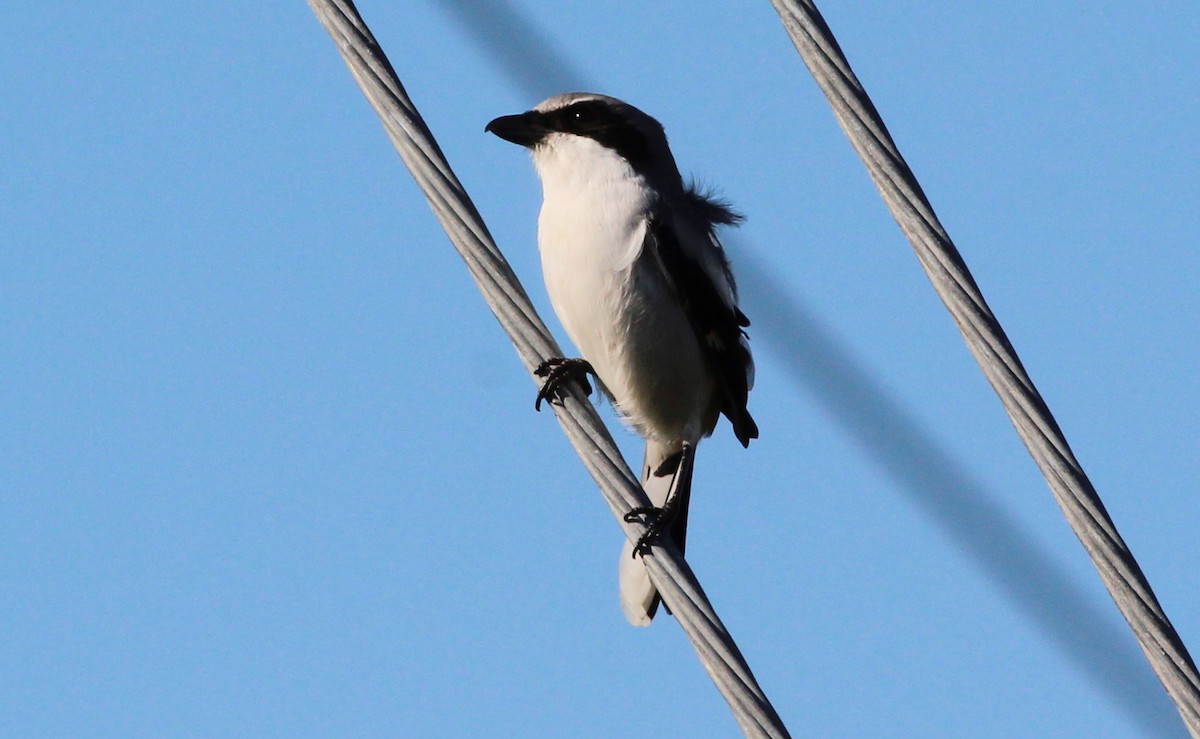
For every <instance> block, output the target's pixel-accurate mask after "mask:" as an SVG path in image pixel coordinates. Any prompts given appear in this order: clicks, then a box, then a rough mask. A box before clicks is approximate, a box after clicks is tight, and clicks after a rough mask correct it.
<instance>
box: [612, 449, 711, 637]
mask: <svg viewBox="0 0 1200 739" xmlns="http://www.w3.org/2000/svg"><path fill="white" fill-rule="evenodd" d="M695 459H696V455H695V454H694V453H689V454H685V453H684V445H683V442H678V441H677V442H662V441H656V440H652V439H648V440H647V441H646V457H645V459H644V460H643V461H642V487H643V488H644V489H645V490H646V495H647V496H649V498H650V503H651V504H653V505H654V506H655V507H656V508H662V507H663V505H664V504H665V503H666V502H667V496H668V495H669V494H670V493H671V488H672V486H675V495H676V496H677V499H676V500H675V502H673V503H672V508H673V509H674V517H673V518H672V520H671V523H670V529H669V532H670V534H671V539H672V541H674V542H675V546H677V547H679V551H680V552H681V553H682V552H683V548H684V545H685V544H686V542H687V517H688V503H689V502H690V500H691V495H692V465H693V464H694V463H695ZM619 579H620V587H621V610H623V611H624V612H625V618H627V619H629V623H631V624H633V625H634V626H649V625H650V621H651V620H652V619H653V618H654V614H655V612H656V611H658V604H659V602H660V600H661V599H660V598H659V596H658V590H656V589H655V587H654V585H653V584H652V583H651V582H650V573H649V572H647V571H646V565H645V564H644V563H643V562H642V558H641V557H636V558H635V557H634V556H633V544H632V543H630V542H629V541H628V540H627V541H626V542H625V546H623V547H622V548H621V562H620V570H619Z"/></svg>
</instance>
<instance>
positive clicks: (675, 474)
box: [624, 441, 696, 558]
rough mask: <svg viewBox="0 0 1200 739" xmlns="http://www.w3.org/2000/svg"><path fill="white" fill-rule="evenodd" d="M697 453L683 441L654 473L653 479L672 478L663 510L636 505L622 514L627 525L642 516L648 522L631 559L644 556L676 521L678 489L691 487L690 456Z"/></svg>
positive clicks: (690, 445) (634, 546)
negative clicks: (678, 448) (668, 476)
mask: <svg viewBox="0 0 1200 739" xmlns="http://www.w3.org/2000/svg"><path fill="white" fill-rule="evenodd" d="M695 453H696V448H695V446H693V445H692V444H691V443H689V442H686V441H685V442H683V448H682V449H680V450H679V452H677V453H676V454H672V455H671V456H670V457H667V458H666V459H665V460H664V461H663V463H662V464H660V465H659V466H658V469H656V470H655V471H654V475H655V476H656V477H661V476H663V475H667V474H669V475H671V486H670V487H669V488H667V499H666V500H664V501H663V504H662V507H661V508H657V507H655V506H639V507H637V508H634V509H633V510H631V511H629V512H628V513H626V514H625V516H624V519H625V521H626V522H628V523H633V522H635V521H637V520H638V518H639V517H641V516H646V517H647V519H648V523H647V524H646V530H645V532H643V533H642V535H641V536H639V537H638V540H637V542H636V543H634V545H633V557H634V558H636V557H637V556H638V555H639V554H642V555H644V554H645V553H646V552H648V551H650V547H652V546H653V545H654V544H655V543H656V542H657V541H658V538H659V537H660V536H662V532H663V531H664V530H666V529H667V527H669V526H670V525H671V522H672V521H674V520H675V514H676V513H677V512H678V509H679V498H680V496H679V490H680V488H681V487H682V486H684V485H691V483H692V481H691V479H685V478H690V477H691V474H692V464H691V459H690V457H691V456H692V455H693V454H695Z"/></svg>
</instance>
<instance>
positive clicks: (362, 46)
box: [309, 0, 789, 737]
mask: <svg viewBox="0 0 1200 739" xmlns="http://www.w3.org/2000/svg"><path fill="white" fill-rule="evenodd" d="M309 5H310V7H312V9H313V12H314V13H316V15H317V17H318V19H319V20H320V21H321V24H322V25H323V26H324V27H325V29H326V31H328V32H329V35H330V36H331V37H332V38H333V40H334V43H335V44H336V45H337V47H338V50H339V51H340V52H341V54H342V58H343V60H344V61H345V62H346V66H347V67H348V68H349V70H350V73H351V74H352V75H353V76H354V78H355V80H356V81H357V82H358V84H359V86H360V87H361V88H362V90H363V93H364V94H365V95H366V97H367V99H368V100H369V101H370V103H371V105H372V107H373V108H374V109H375V112H376V113H377V114H378V115H379V118H380V120H381V121H382V122H383V126H384V129H385V130H386V131H387V134H388V136H389V138H391V140H392V143H393V145H395V147H396V150H397V151H398V152H399V154H400V157H401V159H403V160H404V163H405V165H406V166H407V167H408V169H409V172H410V173H411V174H412V176H413V178H414V179H415V180H416V181H417V184H418V185H420V187H421V189H422V191H423V192H424V194H425V197H426V199H428V201H429V204H430V207H431V208H432V209H433V211H434V214H435V215H436V216H437V218H438V221H439V222H441V224H442V227H443V228H444V229H445V231H446V234H447V235H448V236H449V237H450V240H451V242H452V243H453V244H454V247H455V248H456V249H457V250H458V253H459V255H460V256H461V257H462V258H463V261H465V262H466V264H467V268H468V270H469V271H470V273H471V276H472V277H473V278H474V279H475V281H476V283H477V285H478V286H479V289H480V292H481V293H483V296H484V299H485V300H486V301H487V303H488V306H489V307H490V308H491V310H492V313H493V314H494V315H495V316H496V319H497V320H498V321H499V322H500V325H501V326H502V327H503V328H504V330H505V331H506V332H507V333H508V335H509V338H510V339H511V340H512V342H513V345H514V346H515V347H516V348H517V352H518V354H520V356H521V359H522V361H523V362H524V363H525V367H526V370H527V371H529V373H530V377H531V378H532V379H533V381H534V382H535V383H538V384H540V379H539V378H537V377H536V376H535V375H534V374H533V370H534V369H535V368H536V367H537V366H538V365H539V364H540V363H541V362H542V361H543V360H545V359H547V358H550V357H554V356H562V352H561V351H560V350H559V349H558V346H557V345H556V344H555V342H554V339H553V338H552V337H551V336H550V332H549V331H548V330H547V329H546V327H545V325H544V324H543V323H542V321H541V319H540V318H538V316H537V313H536V312H535V311H534V309H533V305H532V304H531V303H530V302H529V298H528V297H527V296H526V294H525V291H524V290H523V289H522V288H521V286H520V283H519V282H518V281H517V278H516V276H515V275H514V274H513V272H512V270H511V269H510V268H509V266H508V263H507V262H506V261H505V259H504V257H503V255H501V253H500V251H499V249H498V248H497V247H496V244H495V242H494V241H493V240H492V237H491V234H490V233H488V230H487V227H486V226H485V225H484V223H483V220H482V219H481V218H480V216H479V213H478V212H477V211H476V209H475V206H474V205H473V204H472V203H471V200H470V198H469V197H468V196H467V194H466V191H465V190H464V189H463V187H462V185H461V183H460V182H459V181H458V178H457V177H456V176H455V175H454V172H453V171H452V170H451V168H450V165H449V164H448V163H447V161H446V159H445V157H444V156H443V155H442V152H441V149H440V148H439V147H438V145H437V143H436V142H435V141H434V138H433V135H432V134H431V133H430V131H429V129H428V127H427V126H426V125H425V122H424V121H423V120H422V118H421V115H420V113H419V112H418V111H417V109H416V106H414V105H413V103H412V101H411V100H410V99H409V97H408V94H407V93H406V92H405V90H404V87H403V85H402V84H401V83H400V80H399V78H398V77H397V76H396V73H395V70H394V69H393V68H392V66H391V63H390V62H389V61H388V60H387V57H386V56H385V55H384V53H383V50H382V49H381V48H380V47H379V44H378V43H377V42H376V41H375V38H374V37H373V36H372V34H371V32H370V30H369V29H368V28H367V26H366V24H365V22H364V21H363V20H362V18H361V16H359V14H358V11H357V9H356V8H355V7H354V4H353V2H351V1H350V0H309ZM555 415H556V416H557V418H558V420H559V423H560V424H561V425H562V427H563V430H564V431H565V432H566V434H567V437H568V439H570V441H571V444H572V445H573V446H574V447H575V449H576V451H577V452H578V454H579V456H580V459H582V460H583V463H584V466H585V467H587V469H588V471H589V472H590V473H591V474H592V477H593V478H594V479H595V480H596V483H597V485H598V486H599V487H600V490H601V492H602V493H603V494H604V497H605V500H606V501H607V502H608V504H609V507H610V508H611V509H612V512H613V515H614V516H615V517H616V518H617V520H618V521H619V522H620V523H621V526H622V528H623V529H624V531H625V535H626V536H627V537H629V539H630V541H636V540H637V539H638V538H639V537H640V536H641V534H642V533H644V531H645V527H644V526H643V525H642V524H641V523H639V522H627V521H625V520H624V516H623V514H624V513H625V512H626V511H629V510H631V509H633V508H637V507H643V506H647V505H649V500H648V499H647V498H646V494H645V493H644V492H643V491H642V489H641V487H640V486H639V485H638V482H637V477H636V476H635V475H634V474H633V472H632V471H631V470H630V469H629V466H628V465H627V464H626V463H625V461H624V460H623V459H622V457H621V454H620V452H619V451H618V450H617V447H616V445H615V444H614V443H613V440H612V437H611V436H609V434H608V431H607V429H606V428H605V427H604V424H603V422H602V421H601V420H600V418H599V416H598V415H597V413H596V411H595V409H594V408H593V407H592V404H591V403H590V402H589V401H588V400H587V398H586V397H585V396H584V395H583V394H582V393H581V392H580V389H579V388H578V387H574V388H572V389H571V390H570V392H569V393H568V396H567V397H566V398H565V399H564V402H563V404H562V406H555ZM644 559H645V563H646V567H647V569H648V570H649V572H650V577H651V579H652V580H653V581H654V584H655V586H657V588H658V590H659V594H660V595H661V596H662V599H663V602H664V603H665V604H666V605H667V606H668V607H669V608H670V609H671V612H672V613H673V614H674V616H675V618H676V620H677V621H678V623H679V624H680V626H681V627H682V628H683V630H684V632H685V633H686V634H687V635H688V638H689V639H691V641H692V645H693V646H694V647H695V649H696V653H697V654H698V655H699V656H700V663H701V664H702V665H703V666H704V668H705V670H706V671H708V674H709V676H710V677H711V678H712V680H713V682H714V683H715V684H716V686H717V688H718V689H719V690H720V691H721V693H722V694H723V695H724V696H725V700H726V701H727V702H728V703H729V706H730V708H731V709H732V711H733V714H734V717H735V718H736V719H737V721H738V723H739V725H740V726H741V728H742V731H743V732H744V733H745V734H746V736H750V737H787V736H789V735H788V732H787V729H786V728H785V727H784V726H783V722H782V721H781V720H780V718H779V716H778V714H776V712H775V709H774V708H773V707H772V706H771V703H770V701H769V700H768V699H767V697H766V695H765V694H764V693H763V691H762V689H761V688H760V687H759V686H758V683H757V681H755V679H754V676H753V674H752V673H751V671H750V667H749V666H748V665H747V664H746V662H745V660H744V659H743V657H742V655H741V653H740V651H739V650H738V648H737V645H736V644H735V643H734V641H733V639H732V637H731V636H730V635H729V632H728V631H727V630H726V629H725V627H724V625H723V624H722V623H721V620H720V619H719V618H718V617H717V614H716V612H715V611H714V610H713V608H712V606H711V604H709V602H708V599H707V598H706V597H705V595H704V591H703V589H702V588H701V587H700V584H699V582H697V581H696V578H695V576H694V575H693V574H692V571H691V569H690V568H689V567H688V565H687V563H686V562H685V561H684V559H683V557H682V556H681V555H680V554H679V550H678V549H677V548H676V547H675V545H674V543H672V542H671V541H670V540H669V537H664V538H663V540H662V541H660V542H658V543H655V544H654V545H653V546H652V549H651V551H650V552H648V553H647V555H646V556H645V557H644Z"/></svg>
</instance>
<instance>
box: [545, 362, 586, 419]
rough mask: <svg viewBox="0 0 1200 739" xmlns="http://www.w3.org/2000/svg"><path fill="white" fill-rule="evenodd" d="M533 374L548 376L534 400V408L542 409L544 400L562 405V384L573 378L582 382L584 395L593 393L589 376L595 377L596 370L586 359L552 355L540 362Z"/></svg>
mask: <svg viewBox="0 0 1200 739" xmlns="http://www.w3.org/2000/svg"><path fill="white" fill-rule="evenodd" d="M533 374H535V375H537V376H538V377H545V378H546V381H545V382H544V383H542V388H541V389H540V390H538V394H537V398H536V399H535V400H534V401H533V408H534V410H537V411H540V410H541V409H542V401H543V400H549V401H550V402H551V403H554V404H558V405H562V392H561V390H562V386H563V385H564V384H565V383H567V382H570V381H572V380H574V381H575V382H578V383H579V384H580V386H581V387H582V388H583V393H584V395H591V394H592V386H591V385H590V384H588V381H587V376H588V375H592V376H593V377H594V376H595V375H596V371H595V370H594V369H592V365H591V364H589V363H588V362H587V360H585V359H564V358H563V357H551V358H550V359H547V360H546V361H544V362H542V363H541V364H539V365H538V366H537V369H535V370H534V371H533Z"/></svg>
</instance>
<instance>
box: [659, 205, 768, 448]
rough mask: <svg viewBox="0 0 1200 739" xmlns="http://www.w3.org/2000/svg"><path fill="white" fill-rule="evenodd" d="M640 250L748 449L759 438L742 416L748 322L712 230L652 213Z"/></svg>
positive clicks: (749, 373) (749, 369) (750, 372)
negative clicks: (685, 324) (658, 274)
mask: <svg viewBox="0 0 1200 739" xmlns="http://www.w3.org/2000/svg"><path fill="white" fill-rule="evenodd" d="M681 230H682V231H683V234H682V235H681ZM702 240H703V241H702ZM644 247H645V250H646V251H648V252H649V253H651V254H653V255H654V256H655V258H656V259H657V262H658V264H659V265H660V267H661V269H662V273H663V276H664V278H665V280H666V282H667V284H668V285H670V287H671V289H672V290H673V291H674V293H675V296H676V298H677V299H678V301H679V304H680V305H681V306H682V307H683V310H684V313H686V314H687V317H688V320H689V322H690V323H691V324H692V329H693V330H694V331H695V332H696V338H697V339H698V340H699V343H700V347H701V350H702V351H703V352H704V354H705V356H706V357H707V358H708V360H709V362H710V363H711V365H712V367H713V370H714V371H715V372H716V375H717V380H718V382H719V384H720V386H721V391H722V394H723V398H722V403H721V412H722V413H724V414H725V415H726V416H727V417H728V418H729V421H730V423H732V424H733V432H734V434H736V435H737V438H738V441H740V442H741V443H742V446H749V444H750V440H751V439H755V438H758V427H757V426H756V425H755V423H754V419H753V418H751V417H750V413H749V412H748V411H747V410H746V400H747V396H748V394H749V392H750V384H751V383H752V382H753V376H754V362H753V359H752V358H751V357H750V347H749V345H748V344H747V343H746V335H745V332H744V331H743V328H744V327H746V326H749V325H750V321H749V319H747V318H746V316H745V314H744V313H742V311H741V310H740V309H739V308H738V307H737V297H736V293H735V290H734V285H733V280H732V278H731V277H730V276H729V268H728V265H727V263H726V262H725V258H724V255H723V254H722V252H721V250H720V246H719V245H717V244H716V242H715V239H714V237H713V235H712V232H711V228H710V227H705V228H694V227H689V224H687V223H680V221H679V220H677V219H673V218H671V217H670V216H669V215H666V214H664V213H662V212H661V211H660V212H653V213H651V215H650V217H649V221H648V223H647V228H646V243H645V245H644Z"/></svg>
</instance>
